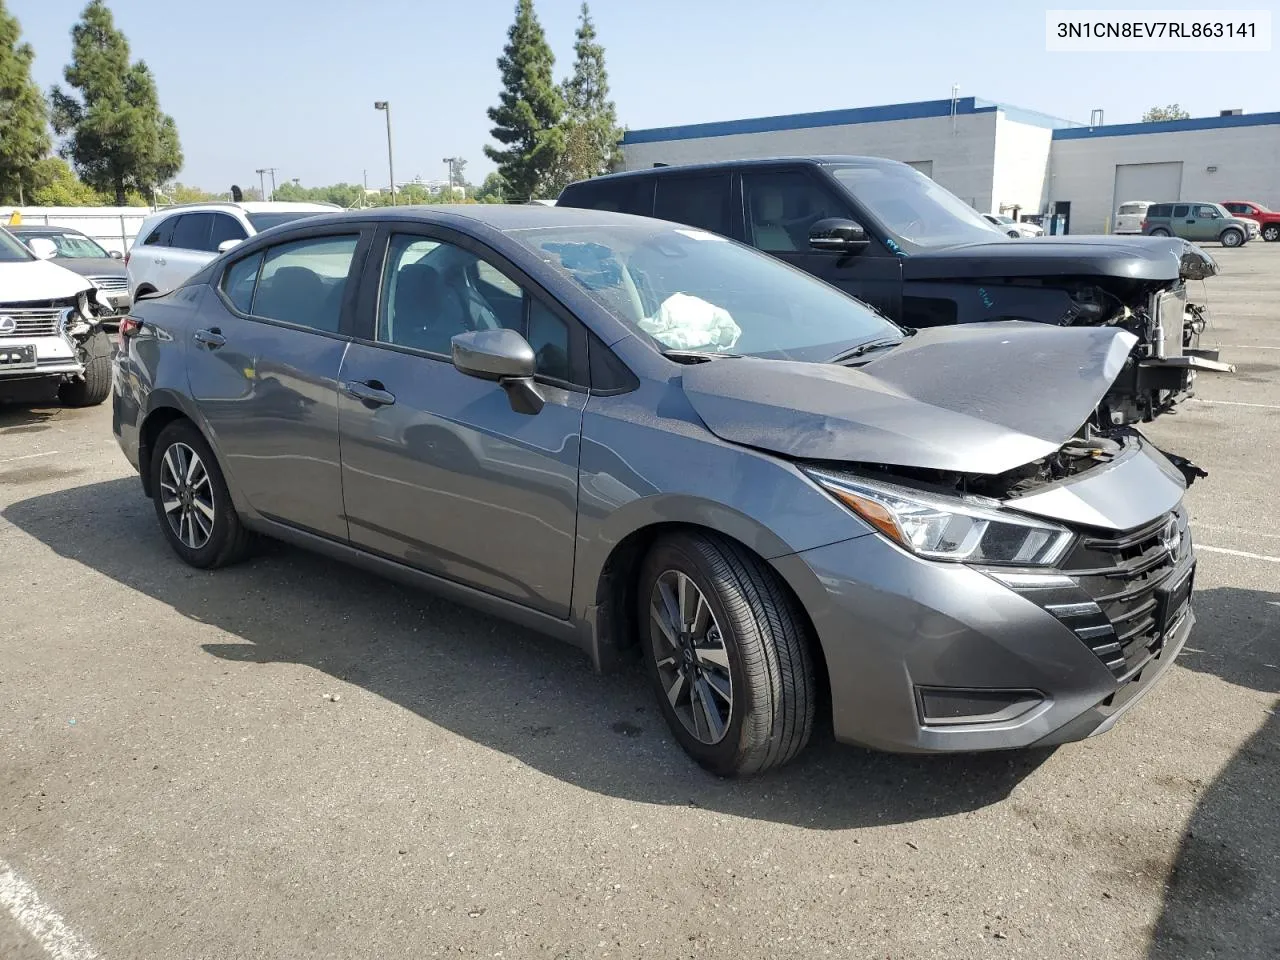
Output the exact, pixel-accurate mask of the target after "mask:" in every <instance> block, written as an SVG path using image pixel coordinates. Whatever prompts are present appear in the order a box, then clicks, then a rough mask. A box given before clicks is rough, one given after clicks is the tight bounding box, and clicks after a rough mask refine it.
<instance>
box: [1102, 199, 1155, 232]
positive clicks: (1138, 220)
mask: <svg viewBox="0 0 1280 960" xmlns="http://www.w3.org/2000/svg"><path fill="white" fill-rule="evenodd" d="M1154 205H1155V201H1154V200H1126V201H1125V202H1124V203H1122V204H1120V208H1119V209H1118V210H1116V218H1115V223H1114V224H1113V225H1112V227H1111V232H1112V233H1141V232H1142V221H1143V220H1145V219H1146V218H1147V208H1148V207H1151V206H1154Z"/></svg>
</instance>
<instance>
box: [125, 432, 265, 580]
mask: <svg viewBox="0 0 1280 960" xmlns="http://www.w3.org/2000/svg"><path fill="white" fill-rule="evenodd" d="M177 444H181V445H183V446H185V447H186V448H187V449H189V450H192V451H194V452H195V454H196V455H197V456H198V457H199V458H200V462H201V464H202V465H203V466H204V470H205V472H206V474H207V476H208V483H209V491H208V492H209V494H210V497H209V499H210V501H211V502H212V506H213V513H214V516H213V520H212V529H211V530H210V532H209V534H208V539H207V540H206V541H205V542H204V543H202V544H199V545H198V546H194V547H193V546H191V545H189V544H187V543H184V542H183V540H182V539H181V538H180V537H179V535H178V533H177V532H176V531H175V530H174V528H173V526H172V525H171V524H170V522H169V513H170V511H168V510H166V508H165V502H166V497H165V495H164V488H163V486H162V473H163V470H164V464H165V454H166V453H167V452H168V451H169V450H170V448H172V447H174V446H175V445H177ZM150 469H151V498H152V501H153V502H154V503H155V509H156V519H157V520H159V522H160V529H161V531H162V532H163V533H164V535H165V539H167V540H168V541H169V546H171V547H172V548H173V552H174V553H176V554H177V555H178V556H179V557H181V558H182V559H183V560H184V561H185V562H186V563H188V564H190V565H191V566H193V567H198V568H200V569H202V570H212V569H214V568H216V567H225V566H227V565H228V564H232V563H237V562H239V561H240V560H243V559H244V558H245V557H246V556H248V554H249V552H250V550H251V549H252V547H253V534H251V533H250V532H249V531H248V530H246V529H245V528H244V525H243V524H241V522H240V515H239V514H237V513H236V508H235V505H234V504H233V503H232V502H231V494H230V493H229V492H228V491H227V482H226V480H225V479H224V478H223V476H222V470H221V468H220V467H219V466H218V460H217V458H216V457H215V456H214V454H213V450H212V449H211V448H210V447H209V444H208V442H207V441H206V440H205V438H204V436H203V435H202V434H201V433H200V431H199V430H198V429H197V428H196V426H195V424H193V423H192V422H191V421H190V420H175V421H174V422H173V423H171V424H169V425H168V426H167V427H165V428H164V429H163V430H162V431H160V436H159V437H157V438H156V443H155V448H154V449H153V450H152V451H151V463H150Z"/></svg>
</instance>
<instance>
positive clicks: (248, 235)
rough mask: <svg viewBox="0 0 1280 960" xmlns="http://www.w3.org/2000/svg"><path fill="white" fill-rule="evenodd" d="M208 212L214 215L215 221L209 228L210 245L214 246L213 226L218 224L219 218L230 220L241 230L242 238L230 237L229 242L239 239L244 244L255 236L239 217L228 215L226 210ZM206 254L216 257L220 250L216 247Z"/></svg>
mask: <svg viewBox="0 0 1280 960" xmlns="http://www.w3.org/2000/svg"><path fill="white" fill-rule="evenodd" d="M208 212H209V213H211V214H213V221H212V223H211V225H210V227H209V243H210V245H212V244H213V226H212V224H216V223H217V222H218V218H219V217H226V218H227V219H228V220H230V221H231V222H232V223H234V224H235V225H236V226H237V227H239V228H240V234H241V236H239V237H236V238H231V237H228V238H227V239H228V240H230V239H238V240H239V241H240V242H241V243H243V242H244V241H246V240H248V239H250V238H251V237H252V236H253V234H252V233H250V232H249V228H248V227H246V226H245V225H244V224H243V223H242V222H241V221H240V218H239V217H237V216H235V215H234V214H231V213H228V212H227V211H225V210H210V211H208ZM204 252H205V253H212V254H214V255H216V254H217V253H218V248H217V247H216V246H215V247H214V248H213V249H212V250H206V251H204Z"/></svg>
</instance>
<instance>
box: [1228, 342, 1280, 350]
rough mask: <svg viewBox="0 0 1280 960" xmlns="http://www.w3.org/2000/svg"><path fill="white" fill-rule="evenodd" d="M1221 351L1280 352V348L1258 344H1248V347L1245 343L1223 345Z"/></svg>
mask: <svg viewBox="0 0 1280 960" xmlns="http://www.w3.org/2000/svg"><path fill="white" fill-rule="evenodd" d="M1221 349H1223V350H1280V347H1264V346H1261V345H1259V344H1256V343H1251V344H1248V345H1247V346H1246V345H1245V344H1243V343H1224V344H1222V346H1221Z"/></svg>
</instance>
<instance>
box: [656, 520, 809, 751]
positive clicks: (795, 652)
mask: <svg viewBox="0 0 1280 960" xmlns="http://www.w3.org/2000/svg"><path fill="white" fill-rule="evenodd" d="M639 600H640V603H639V607H640V609H639V611H638V613H639V617H640V623H641V630H640V635H641V643H642V645H643V647H644V651H645V662H646V664H647V668H648V673H649V678H650V681H651V682H652V684H653V688H654V693H655V695H656V697H657V700H658V705H659V708H660V709H661V710H662V713H663V715H664V716H665V717H666V720H667V724H668V726H670V728H671V731H672V733H673V734H674V735H675V737H676V739H677V740H678V741H679V742H680V745H681V746H682V747H683V748H684V750H685V752H686V753H688V754H689V755H690V756H691V757H692V758H693V759H694V760H696V761H697V762H698V763H700V764H701V765H702V766H704V767H706V768H707V769H708V770H711V771H712V772H714V773H717V774H720V775H721V776H737V775H740V774H751V773H760V772H762V771H764V770H768V769H770V768H772V767H777V766H780V765H782V764H784V763H786V762H787V761H789V760H791V759H792V758H793V757H794V756H795V755H796V754H798V753H799V752H800V750H801V749H802V748H803V747H804V746H805V744H806V743H808V741H809V736H810V734H811V733H812V731H813V718H814V705H815V701H816V699H817V688H816V683H815V679H814V670H813V662H812V654H811V652H810V649H809V645H808V642H809V638H808V636H807V631H806V628H805V626H804V622H803V618H802V617H801V615H800V613H799V611H798V610H797V608H796V602H795V600H794V599H793V598H792V597H791V595H790V594H789V593H788V592H787V590H786V589H785V587H784V586H783V585H782V584H781V582H780V581H779V580H778V578H777V575H776V574H775V573H774V572H773V571H772V570H771V569H770V568H769V567H768V566H767V565H766V564H765V563H764V562H763V561H761V560H760V559H759V558H757V557H756V556H754V555H753V554H751V553H750V552H749V551H747V550H746V549H745V548H743V547H741V546H740V545H738V544H736V543H733V542H731V541H728V540H725V539H723V538H720V537H717V536H714V535H710V534H693V533H688V534H675V535H672V536H669V537H665V538H663V539H662V540H660V541H658V542H657V543H656V544H655V545H654V547H653V549H652V550H650V552H649V555H648V556H647V557H646V558H645V562H644V567H643V569H642V571H641V576H640V590H639Z"/></svg>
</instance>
